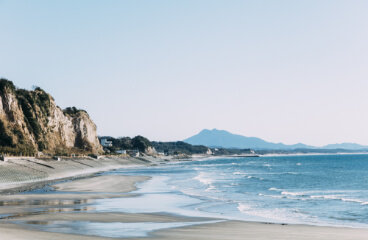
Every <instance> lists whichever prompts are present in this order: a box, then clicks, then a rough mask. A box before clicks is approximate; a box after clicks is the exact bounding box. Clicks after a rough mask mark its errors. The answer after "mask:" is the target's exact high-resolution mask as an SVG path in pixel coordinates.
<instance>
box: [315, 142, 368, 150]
mask: <svg viewBox="0 0 368 240" xmlns="http://www.w3.org/2000/svg"><path fill="white" fill-rule="evenodd" d="M322 148H323V149H349V150H363V149H364V150H367V149H368V146H364V145H360V144H356V143H339V144H329V145H326V146H324V147H322Z"/></svg>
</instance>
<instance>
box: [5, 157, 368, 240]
mask: <svg viewBox="0 0 368 240" xmlns="http://www.w3.org/2000/svg"><path fill="white" fill-rule="evenodd" d="M151 160H152V159H151ZM114 161H116V160H114ZM151 163H152V162H151ZM156 163H157V162H156ZM156 163H154V164H156ZM127 166H128V167H129V166H130V165H129V164H128V165H127ZM140 168H142V166H141V167H140ZM143 168H145V169H150V168H151V167H149V166H148V167H147V166H144V167H143ZM154 170H155V169H152V171H154ZM125 172H130V170H129V169H126V170H125ZM157 179H158V180H160V178H157V177H152V176H150V175H149V174H148V175H146V176H142V175H136V174H131V175H121V173H119V172H116V171H115V172H114V171H113V172H111V174H110V175H104V174H101V175H90V176H84V177H81V178H76V179H71V180H68V181H63V182H59V183H55V184H54V183H52V184H53V185H51V186H50V187H52V188H53V189H54V191H50V192H40V193H39V192H37V191H36V192H26V193H22V194H14V193H13V194H2V195H0V205H1V207H0V216H1V217H2V219H1V220H0V223H1V224H0V239H15V240H18V239H19V240H20V239H41V240H42V239H45V240H46V239H72V240H74V239H75V240H82V239H111V238H115V239H116V238H117V239H234V240H235V239H260V240H263V239H337V240H345V239H366V236H367V235H368V229H363V228H347V227H328V226H311V225H306V224H304V225H303V224H282V223H277V224H276V223H271V222H252V221H239V220H231V219H228V218H221V217H218V216H217V217H208V216H207V217H206V216H199V215H196V214H191V213H192V212H190V211H186V212H183V214H179V213H176V214H175V211H176V209H179V207H180V206H176V205H175V203H173V202H170V201H167V202H165V201H166V200H167V199H168V198H167V193H166V191H164V190H161V189H154V188H152V186H153V185H155V184H154V182H155V181H158V180H157ZM140 187H142V188H141V189H140ZM145 191H146V192H147V193H145ZM154 196H157V197H160V196H162V202H160V203H157V201H156V202H155V198H154ZM147 199H148V200H147ZM171 200H172V201H176V198H174V199H171ZM179 200H180V199H179ZM119 202H121V203H122V204H123V205H124V204H126V203H130V204H132V203H133V205H127V206H123V208H122V206H119V205H116V204H117V203H119ZM134 203H135V204H136V205H138V204H139V205H140V206H134ZM142 203H144V204H145V205H146V206H142V205H144V204H142ZM106 206H107V207H106ZM157 206H159V207H157ZM124 207H126V209H124ZM166 208H167V211H166V212H165V211H163V210H165V209H166ZM137 209H138V210H137ZM173 209H174V210H173ZM140 226H141V227H142V228H139V227H140ZM134 227H137V230H134ZM132 228H133V230H132ZM63 229H64V230H63ZM124 229H127V230H126V232H124V231H125V230H124ZM139 231H142V234H137V233H138V232H139ZM130 233H132V234H131V235H130Z"/></svg>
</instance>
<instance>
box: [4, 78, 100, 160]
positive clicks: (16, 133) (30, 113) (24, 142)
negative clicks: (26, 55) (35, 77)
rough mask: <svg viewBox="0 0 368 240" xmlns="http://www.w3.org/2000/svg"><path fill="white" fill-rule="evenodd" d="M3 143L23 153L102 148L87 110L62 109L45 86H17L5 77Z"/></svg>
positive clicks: (69, 151)
mask: <svg viewBox="0 0 368 240" xmlns="http://www.w3.org/2000/svg"><path fill="white" fill-rule="evenodd" d="M0 146H1V147H2V148H4V147H7V148H12V149H17V151H22V152H23V154H25V153H29V154H34V153H35V152H37V151H43V152H49V153H56V154H68V153H79V152H93V153H99V152H101V151H102V147H101V145H100V143H99V141H98V138H97V132H96V125H95V124H94V123H93V121H92V120H91V119H90V117H89V116H88V114H87V113H86V112H85V111H83V110H77V109H75V108H68V109H67V110H64V111H63V110H62V109H60V108H59V107H58V106H57V105H56V104H55V101H54V99H53V98H52V97H51V96H50V95H49V94H47V93H46V92H45V91H43V90H42V89H40V88H36V89H35V90H34V91H27V90H24V89H15V87H14V85H13V83H12V82H10V81H7V80H5V79H1V80H0Z"/></svg>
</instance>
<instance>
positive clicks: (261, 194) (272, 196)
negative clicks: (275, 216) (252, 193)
mask: <svg viewBox="0 0 368 240" xmlns="http://www.w3.org/2000/svg"><path fill="white" fill-rule="evenodd" d="M258 196H264V197H271V198H286V197H285V196H281V195H267V194H263V193H259V194H258Z"/></svg>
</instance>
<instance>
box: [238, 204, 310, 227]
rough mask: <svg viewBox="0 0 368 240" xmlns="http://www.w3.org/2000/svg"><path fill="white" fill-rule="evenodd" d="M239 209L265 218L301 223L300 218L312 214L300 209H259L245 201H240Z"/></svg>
mask: <svg viewBox="0 0 368 240" xmlns="http://www.w3.org/2000/svg"><path fill="white" fill-rule="evenodd" d="M237 209H238V210H239V211H240V212H242V213H244V214H248V215H251V216H255V217H260V218H263V219H272V220H274V221H275V222H285V221H287V222H294V223H300V220H298V219H306V218H310V216H308V215H306V214H304V213H303V212H301V211H300V210H298V209H284V208H273V209H265V208H262V209H257V208H253V207H252V206H250V205H248V204H245V203H239V204H238V207H237Z"/></svg>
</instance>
